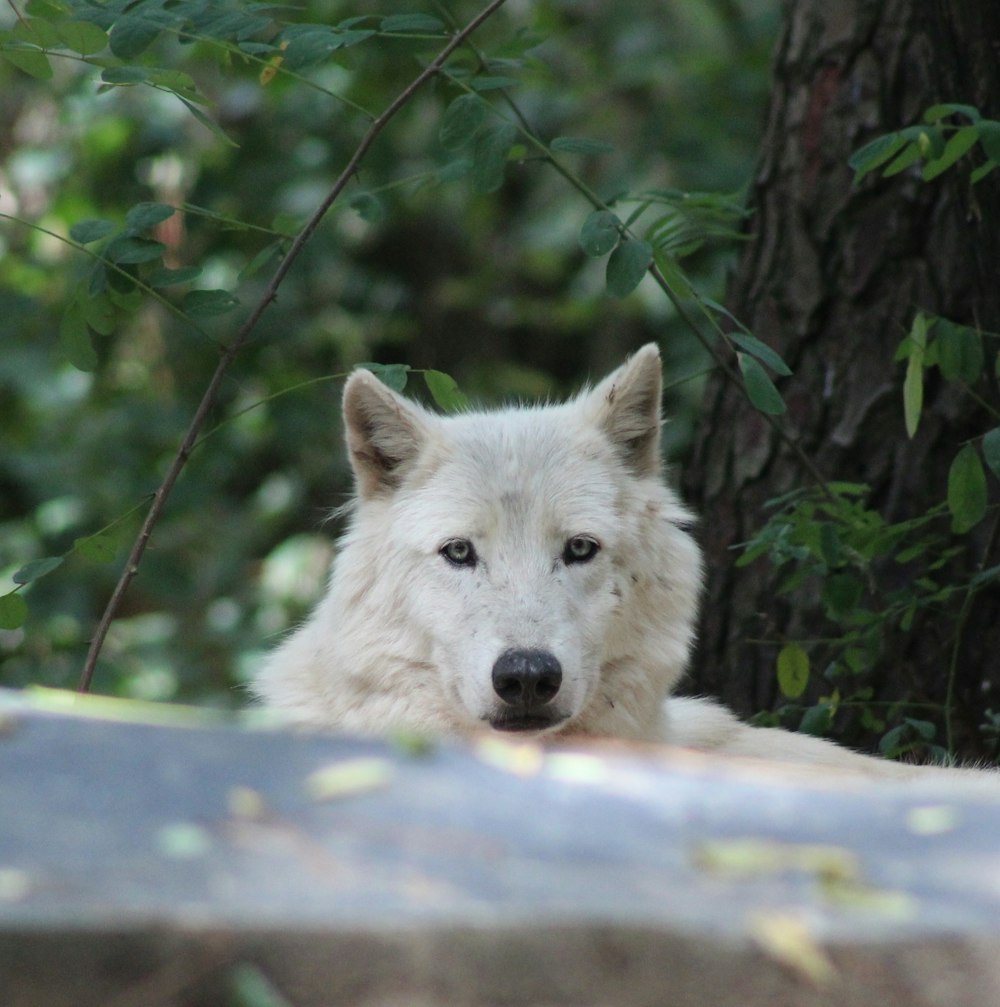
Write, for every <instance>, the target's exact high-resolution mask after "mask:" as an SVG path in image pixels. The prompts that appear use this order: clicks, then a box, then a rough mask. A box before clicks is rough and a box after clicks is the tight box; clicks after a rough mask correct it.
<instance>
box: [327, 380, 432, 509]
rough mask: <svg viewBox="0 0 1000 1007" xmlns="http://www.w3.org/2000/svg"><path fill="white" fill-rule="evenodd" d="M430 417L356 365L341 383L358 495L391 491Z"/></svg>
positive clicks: (413, 457) (411, 459) (403, 473)
mask: <svg viewBox="0 0 1000 1007" xmlns="http://www.w3.org/2000/svg"><path fill="white" fill-rule="evenodd" d="M432 422H433V417H432V416H431V415H430V414H429V413H427V412H426V411H425V410H423V409H421V408H420V406H418V405H416V404H415V403H413V402H410V401H408V400H407V399H404V398H403V397H402V396H401V395H397V394H396V393H395V392H394V391H392V389H390V388H387V387H386V386H385V385H384V384H382V382H381V381H379V379H378V378H376V377H375V375H374V374H372V373H371V371H365V370H357V371H355V372H354V373H353V374H352V375H351V376H350V377H349V378H348V379H347V383H346V384H345V385H344V428H345V431H346V434H347V449H348V451H349V452H350V457H351V468H353V469H354V475H355V477H356V479H357V482H358V493H359V494H360V496H361V497H363V498H364V497H373V496H379V495H383V494H387V493H391V492H392V491H393V490H395V489H397V488H398V487H399V486H400V485H401V483H402V481H403V479H404V478H405V476H406V473H407V471H408V470H409V469H410V467H411V466H412V464H413V463H414V462H415V461H416V459H417V456H418V455H419V454H420V451H421V449H422V447H423V445H424V443H425V441H426V439H427V436H428V433H429V430H430V424H431V423H432Z"/></svg>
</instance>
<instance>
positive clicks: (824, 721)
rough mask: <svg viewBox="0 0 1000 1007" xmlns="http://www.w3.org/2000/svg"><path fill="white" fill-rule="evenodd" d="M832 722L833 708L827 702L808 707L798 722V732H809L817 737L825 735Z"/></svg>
mask: <svg viewBox="0 0 1000 1007" xmlns="http://www.w3.org/2000/svg"><path fill="white" fill-rule="evenodd" d="M832 723H833V710H832V708H831V707H830V705H829V704H827V703H819V704H818V705H816V706H811V707H809V709H808V710H806V712H805V713H804V714H803V715H802V720H801V721H800V722H799V733H800V734H811V735H813V736H814V737H817V738H823V737H826V735H827V734H829V732H830V725H831V724H832Z"/></svg>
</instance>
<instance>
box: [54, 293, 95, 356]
mask: <svg viewBox="0 0 1000 1007" xmlns="http://www.w3.org/2000/svg"><path fill="white" fill-rule="evenodd" d="M59 349H60V351H61V352H62V354H63V356H64V357H65V358H66V359H67V360H68V361H69V362H70V363H71V364H72V365H73V366H74V367H75V368H76V369H77V370H78V371H86V372H90V371H94V370H96V369H97V353H96V352H95V351H94V344H93V343H92V342H91V341H90V331H89V330H88V328H87V322H86V320H85V318H84V316H83V312H82V310H81V308H80V305H79V304H78V303H77V302H75V301H74V302H73V303H72V304H71V305H70V306H69V308H68V309H67V310H66V312H65V313H64V314H63V316H62V320H61V321H60V323H59Z"/></svg>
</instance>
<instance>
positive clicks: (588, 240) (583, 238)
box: [580, 210, 622, 258]
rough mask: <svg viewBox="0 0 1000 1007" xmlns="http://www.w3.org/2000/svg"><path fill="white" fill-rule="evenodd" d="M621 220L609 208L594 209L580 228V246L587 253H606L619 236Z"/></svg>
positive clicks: (597, 254)
mask: <svg viewBox="0 0 1000 1007" xmlns="http://www.w3.org/2000/svg"><path fill="white" fill-rule="evenodd" d="M621 226H622V222H621V221H620V220H619V219H618V218H617V217H616V216H615V215H614V214H613V213H611V212H610V211H609V210H595V211H594V212H593V213H592V214H590V215H589V216H588V217H587V219H586V220H585V221H584V222H583V227H581V228H580V247H581V248H582V249H583V250H584V251H585V252H586V253H587V255H590V256H593V257H594V258H600V257H601V256H602V255H607V254H608V252H610V251H611V250H612V249H613V248H614V247H615V246H616V245H617V244H618V240H619V238H620V236H621Z"/></svg>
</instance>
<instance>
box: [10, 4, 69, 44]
mask: <svg viewBox="0 0 1000 1007" xmlns="http://www.w3.org/2000/svg"><path fill="white" fill-rule="evenodd" d="M33 13H34V12H33ZM56 16H58V15H56ZM50 17H51V15H50ZM11 34H12V37H13V38H14V39H15V40H16V41H18V42H27V43H28V44H29V45H32V46H36V45H37V46H40V47H41V48H42V49H54V48H56V47H57V46H58V45H59V32H57V31H56V26H55V24H53V22H52V21H51V20H49V18H48V17H33V18H31V19H30V20H27V21H26V20H25V19H24V18H20V19H19V20H18V22H17V24H16V25H15V26H14V31H13V32H12V33H11Z"/></svg>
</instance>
